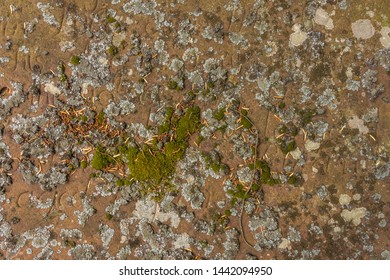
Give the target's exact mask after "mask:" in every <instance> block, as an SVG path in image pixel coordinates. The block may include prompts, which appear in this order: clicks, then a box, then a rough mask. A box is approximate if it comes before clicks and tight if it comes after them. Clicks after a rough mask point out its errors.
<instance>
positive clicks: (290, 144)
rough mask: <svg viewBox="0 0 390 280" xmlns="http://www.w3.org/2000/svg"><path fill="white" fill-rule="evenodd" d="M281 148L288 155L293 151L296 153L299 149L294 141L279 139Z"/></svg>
mask: <svg viewBox="0 0 390 280" xmlns="http://www.w3.org/2000/svg"><path fill="white" fill-rule="evenodd" d="M278 140H279V141H278V142H279V148H280V150H282V152H283V153H284V154H288V153H289V152H291V151H294V150H295V149H296V147H297V143H296V142H295V140H294V139H278Z"/></svg>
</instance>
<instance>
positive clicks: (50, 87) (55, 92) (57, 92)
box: [43, 82, 61, 96]
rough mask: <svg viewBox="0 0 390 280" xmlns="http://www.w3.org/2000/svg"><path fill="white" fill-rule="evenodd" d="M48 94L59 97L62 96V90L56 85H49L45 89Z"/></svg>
mask: <svg viewBox="0 0 390 280" xmlns="http://www.w3.org/2000/svg"><path fill="white" fill-rule="evenodd" d="M43 89H44V90H45V91H46V92H47V93H50V94H53V95H54V96H58V95H60V94H61V90H60V89H59V88H58V87H57V86H55V85H54V83H52V82H51V83H47V84H45V87H44V88H43Z"/></svg>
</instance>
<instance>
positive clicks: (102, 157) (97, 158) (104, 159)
mask: <svg viewBox="0 0 390 280" xmlns="http://www.w3.org/2000/svg"><path fill="white" fill-rule="evenodd" d="M110 163H111V158H110V156H108V155H107V154H106V153H105V151H104V149H103V148H102V147H98V148H96V150H95V153H94V154H93V158H92V162H91V166H92V168H93V169H96V170H102V169H104V168H106V167H108V166H109V165H110Z"/></svg>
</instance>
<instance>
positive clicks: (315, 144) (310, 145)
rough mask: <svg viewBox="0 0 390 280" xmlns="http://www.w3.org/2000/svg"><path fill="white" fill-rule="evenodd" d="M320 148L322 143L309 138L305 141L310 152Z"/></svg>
mask: <svg viewBox="0 0 390 280" xmlns="http://www.w3.org/2000/svg"><path fill="white" fill-rule="evenodd" d="M319 148H320V143H318V142H314V141H312V140H307V141H306V143H305V149H306V150H307V151H308V152H311V151H315V150H318V149H319Z"/></svg>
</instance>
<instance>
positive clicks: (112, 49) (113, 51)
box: [107, 45, 118, 56]
mask: <svg viewBox="0 0 390 280" xmlns="http://www.w3.org/2000/svg"><path fill="white" fill-rule="evenodd" d="M107 53H108V54H109V55H111V56H115V55H117V54H118V48H117V47H116V46H114V45H111V46H110V47H109V48H108V49H107Z"/></svg>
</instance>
